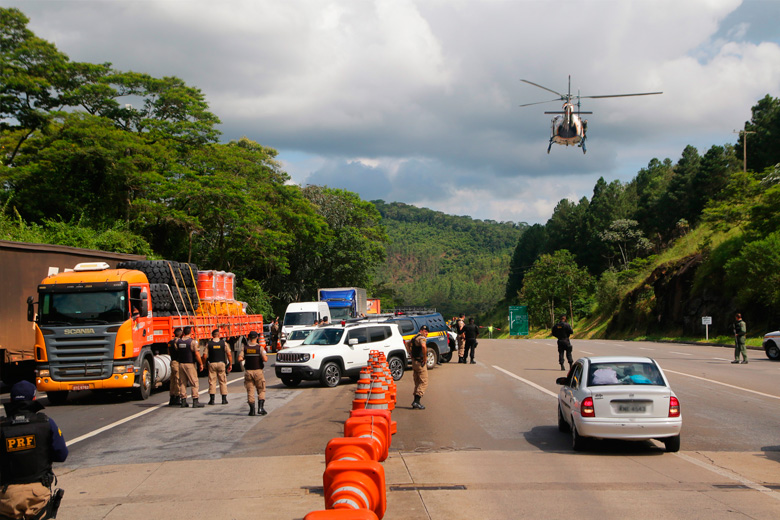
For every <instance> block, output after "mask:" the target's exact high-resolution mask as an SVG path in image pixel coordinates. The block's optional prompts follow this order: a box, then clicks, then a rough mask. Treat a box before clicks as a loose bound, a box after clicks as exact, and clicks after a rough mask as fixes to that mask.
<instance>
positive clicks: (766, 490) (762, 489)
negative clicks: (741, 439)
mask: <svg viewBox="0 0 780 520" xmlns="http://www.w3.org/2000/svg"><path fill="white" fill-rule="evenodd" d="M493 368H495V369H496V370H498V371H499V372H503V373H505V374H506V375H508V376H510V377H513V378H514V379H517V380H518V381H522V382H523V383H525V384H527V385H529V386H532V387H534V388H536V389H537V390H540V391H542V392H543V393H545V394H547V395H549V396H551V397H555V398H556V399H557V398H558V394H556V393H554V392H551V391H549V390H547V389H546V388H543V387H541V386H539V385H537V384H536V383H533V382H531V381H529V380H527V379H523V378H522V377H520V376H518V375H517V374H513V373H512V372H510V371H508V370H504V369H503V368H501V367H498V366H496V365H493ZM664 372H672V373H674V374H680V375H683V376H689V377H693V378H696V379H702V380H704V381H711V380H709V379H704V378H703V377H697V376H691V375H690V374H683V373H682V372H674V371H672V370H664ZM712 382H713V383H717V381H712ZM718 384H723V385H725V386H732V385H726V384H725V383H718ZM732 388H739V387H737V386H733V387H732ZM739 389H740V390H747V389H746V388H739ZM747 391H748V392H754V391H753V390H747ZM754 393H757V394H761V392H754ZM761 395H765V396H767V397H773V398H775V399H780V397H776V396H773V395H769V394H761ZM674 455H676V456H677V457H680V458H681V459H683V460H685V461H687V462H690V463H691V464H695V465H697V466H699V467H700V468H703V469H706V470H708V471H712V472H713V473H716V474H718V475H720V476H722V477H726V478H728V479H731V480H734V481H736V482H739V483H740V484H743V485H745V486H747V487H749V488H750V489H754V490H756V491H760V492H761V493H765V494H767V495H769V496H771V497H772V498H774V499H776V500H780V493H777V492H776V491H774V490H772V489H769V488H768V487H765V486H762V485H761V484H756V483H755V482H753V481H752V480H749V479H746V478H745V477H743V476H741V475H738V474H736V473H733V472H731V471H727V470H725V469H723V468H719V467H718V466H715V465H714V464H707V463H706V462H702V461H700V460H697V459H695V458H693V457H691V456H690V455H685V454H684V453H674Z"/></svg>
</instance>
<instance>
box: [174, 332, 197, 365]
mask: <svg viewBox="0 0 780 520" xmlns="http://www.w3.org/2000/svg"><path fill="white" fill-rule="evenodd" d="M193 341H194V340H193V339H192V338H187V339H180V340H179V341H177V342H176V359H177V360H178V361H179V363H192V364H194V363H195V356H194V352H192V342H193Z"/></svg>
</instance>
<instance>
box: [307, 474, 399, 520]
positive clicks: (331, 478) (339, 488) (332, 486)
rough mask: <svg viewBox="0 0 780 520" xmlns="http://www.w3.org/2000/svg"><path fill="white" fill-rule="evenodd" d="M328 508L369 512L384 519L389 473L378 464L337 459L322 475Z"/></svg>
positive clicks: (326, 506)
mask: <svg viewBox="0 0 780 520" xmlns="http://www.w3.org/2000/svg"><path fill="white" fill-rule="evenodd" d="M322 481H323V488H324V494H325V508H326V509H368V510H371V511H373V512H374V514H376V516H377V517H378V518H382V517H383V516H384V514H385V508H386V502H387V498H386V491H385V470H384V468H383V467H382V465H381V464H380V463H378V462H374V461H351V460H334V461H333V462H331V463H330V464H328V466H327V467H326V468H325V472H324V473H323V475H322Z"/></svg>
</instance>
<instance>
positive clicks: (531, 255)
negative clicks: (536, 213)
mask: <svg viewBox="0 0 780 520" xmlns="http://www.w3.org/2000/svg"><path fill="white" fill-rule="evenodd" d="M546 242H547V231H546V229H545V227H544V226H542V225H541V224H534V225H533V226H531V227H530V228H528V229H527V230H526V231H525V232H524V233H523V234H522V236H520V239H519V240H518V241H517V246H515V250H514V253H513V254H512V260H511V261H510V262H509V278H508V279H507V283H506V290H505V291H504V297H505V298H506V299H507V300H509V301H510V302H514V301H517V295H518V292H519V291H520V289H521V288H522V287H523V278H524V277H525V273H526V271H527V270H528V269H529V268H530V267H531V265H532V264H533V263H534V260H536V259H537V258H538V257H539V255H540V254H542V252H543V251H544V250H545V246H546Z"/></svg>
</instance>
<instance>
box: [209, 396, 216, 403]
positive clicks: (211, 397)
mask: <svg viewBox="0 0 780 520" xmlns="http://www.w3.org/2000/svg"><path fill="white" fill-rule="evenodd" d="M214 395H215V394H209V404H214Z"/></svg>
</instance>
